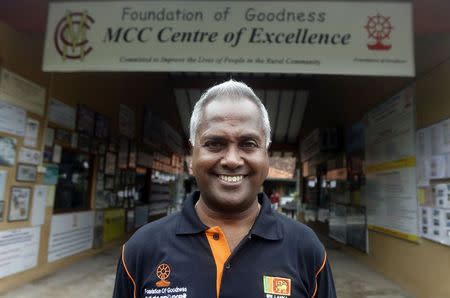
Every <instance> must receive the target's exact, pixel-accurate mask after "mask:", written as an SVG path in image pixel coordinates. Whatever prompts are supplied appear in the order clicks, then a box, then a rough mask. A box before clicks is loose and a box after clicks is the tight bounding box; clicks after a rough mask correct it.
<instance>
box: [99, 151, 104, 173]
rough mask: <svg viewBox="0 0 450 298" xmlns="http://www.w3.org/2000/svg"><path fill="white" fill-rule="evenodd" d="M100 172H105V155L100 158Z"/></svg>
mask: <svg viewBox="0 0 450 298" xmlns="http://www.w3.org/2000/svg"><path fill="white" fill-rule="evenodd" d="M98 171H99V172H104V171H105V156H104V155H100V156H99V157H98Z"/></svg>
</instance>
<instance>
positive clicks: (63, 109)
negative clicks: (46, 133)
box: [48, 98, 77, 130]
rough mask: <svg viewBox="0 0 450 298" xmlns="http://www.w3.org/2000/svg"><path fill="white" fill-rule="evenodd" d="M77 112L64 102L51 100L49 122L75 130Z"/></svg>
mask: <svg viewBox="0 0 450 298" xmlns="http://www.w3.org/2000/svg"><path fill="white" fill-rule="evenodd" d="M76 119H77V118H76V110H75V108H74V107H71V106H69V105H66V104H65V103H63V102H62V101H59V100H57V99H54V98H51V99H50V104H49V107H48V121H50V122H53V123H56V124H58V125H61V126H64V127H67V128H70V129H73V130H75V123H76Z"/></svg>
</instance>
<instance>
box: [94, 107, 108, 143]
mask: <svg viewBox="0 0 450 298" xmlns="http://www.w3.org/2000/svg"><path fill="white" fill-rule="evenodd" d="M110 126H111V124H110V120H109V119H108V118H107V117H105V116H103V115H102V114H100V113H95V133H94V135H95V137H96V138H100V139H107V138H109V130H110Z"/></svg>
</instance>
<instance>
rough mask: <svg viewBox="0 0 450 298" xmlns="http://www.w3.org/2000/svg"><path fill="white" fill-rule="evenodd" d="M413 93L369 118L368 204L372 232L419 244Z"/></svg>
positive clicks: (407, 92)
mask: <svg viewBox="0 0 450 298" xmlns="http://www.w3.org/2000/svg"><path fill="white" fill-rule="evenodd" d="M413 91H414V89H413V87H410V88H407V89H405V90H404V91H402V92H400V93H399V94H397V95H396V96H394V97H392V98H391V99H389V100H388V101H386V102H385V103H383V104H382V105H380V106H378V107H377V108H375V109H373V110H372V111H370V112H369V113H368V115H367V117H366V123H367V126H366V145H365V148H366V149H365V150H366V160H367V169H366V172H367V174H366V181H367V182H366V189H365V193H364V201H365V203H366V206H367V214H368V225H369V227H370V228H371V229H374V230H378V231H381V232H386V233H388V234H391V235H394V236H398V237H401V238H404V239H407V240H411V241H417V240H418V233H419V230H418V229H419V226H418V224H419V222H418V202H417V193H416V168H415V146H416V144H415V138H414V137H415V128H414V115H415V114H414V93H413Z"/></svg>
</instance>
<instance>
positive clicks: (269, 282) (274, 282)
mask: <svg viewBox="0 0 450 298" xmlns="http://www.w3.org/2000/svg"><path fill="white" fill-rule="evenodd" d="M263 281H264V293H266V294H275V295H285V296H291V280H290V279H289V278H282V277H273V276H264V277H263Z"/></svg>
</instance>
